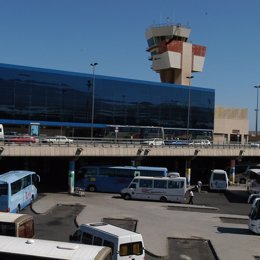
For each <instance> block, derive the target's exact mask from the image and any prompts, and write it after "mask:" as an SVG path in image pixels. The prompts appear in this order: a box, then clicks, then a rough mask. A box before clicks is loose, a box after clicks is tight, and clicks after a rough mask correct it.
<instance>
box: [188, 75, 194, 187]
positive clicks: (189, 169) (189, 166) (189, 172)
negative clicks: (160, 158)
mask: <svg viewBox="0 0 260 260" xmlns="http://www.w3.org/2000/svg"><path fill="white" fill-rule="evenodd" d="M186 78H187V79H189V98H188V116H187V141H188V138H189V131H190V86H191V79H192V78H193V76H189V77H186ZM191 160H192V159H190V158H187V159H186V181H187V186H188V187H189V186H190V179H191Z"/></svg>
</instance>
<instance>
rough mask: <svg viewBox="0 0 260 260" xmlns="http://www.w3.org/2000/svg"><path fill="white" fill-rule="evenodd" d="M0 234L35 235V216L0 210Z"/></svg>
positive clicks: (13, 235) (15, 235)
mask: <svg viewBox="0 0 260 260" xmlns="http://www.w3.org/2000/svg"><path fill="white" fill-rule="evenodd" d="M0 235H1V236H12V237H25V238H32V237H34V219H33V216H31V215H29V214H14V213H6V212H0Z"/></svg>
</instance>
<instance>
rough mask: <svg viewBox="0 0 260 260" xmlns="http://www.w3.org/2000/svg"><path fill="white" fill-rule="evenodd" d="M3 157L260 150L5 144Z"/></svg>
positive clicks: (251, 151) (248, 150)
mask: <svg viewBox="0 0 260 260" xmlns="http://www.w3.org/2000/svg"><path fill="white" fill-rule="evenodd" d="M0 156H1V157H65V158H66V157H68V158H70V159H71V158H73V157H77V158H78V157H139V156H140V157H142V156H149V157H162V156H163V157H227V158H230V159H231V158H239V157H260V149H259V148H253V147H249V146H246V145H216V146H215V145H213V146H211V147H191V146H183V147H179V146H178V147H177V146H158V147H157V146H156V147H149V146H144V145H141V144H108V143H82V144H80V143H78V144H72V145H46V144H40V143H38V144H37V143H36V144H30V145H29V144H20V145H18V144H2V145H0Z"/></svg>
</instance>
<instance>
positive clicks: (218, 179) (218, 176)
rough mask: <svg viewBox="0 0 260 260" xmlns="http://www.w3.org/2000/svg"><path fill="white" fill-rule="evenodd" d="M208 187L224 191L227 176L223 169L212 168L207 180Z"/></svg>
mask: <svg viewBox="0 0 260 260" xmlns="http://www.w3.org/2000/svg"><path fill="white" fill-rule="evenodd" d="M209 189H210V190H218V191H225V190H227V189H228V176H227V172H226V171H224V170H219V169H214V170H212V172H211V175H210V180H209Z"/></svg>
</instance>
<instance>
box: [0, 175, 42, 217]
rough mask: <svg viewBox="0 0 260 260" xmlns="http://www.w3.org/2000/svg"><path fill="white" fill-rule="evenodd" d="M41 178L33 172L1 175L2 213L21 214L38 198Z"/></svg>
mask: <svg viewBox="0 0 260 260" xmlns="http://www.w3.org/2000/svg"><path fill="white" fill-rule="evenodd" d="M39 181H40V176H39V175H37V174H36V173H35V172H32V171H9V172H7V173H4V174H1V175H0V211H2V212H11V213H19V212H20V211H21V210H22V209H23V208H25V207H26V206H28V205H29V204H31V203H33V201H34V200H35V199H36V198H37V194H38V193H37V186H38V183H39Z"/></svg>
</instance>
